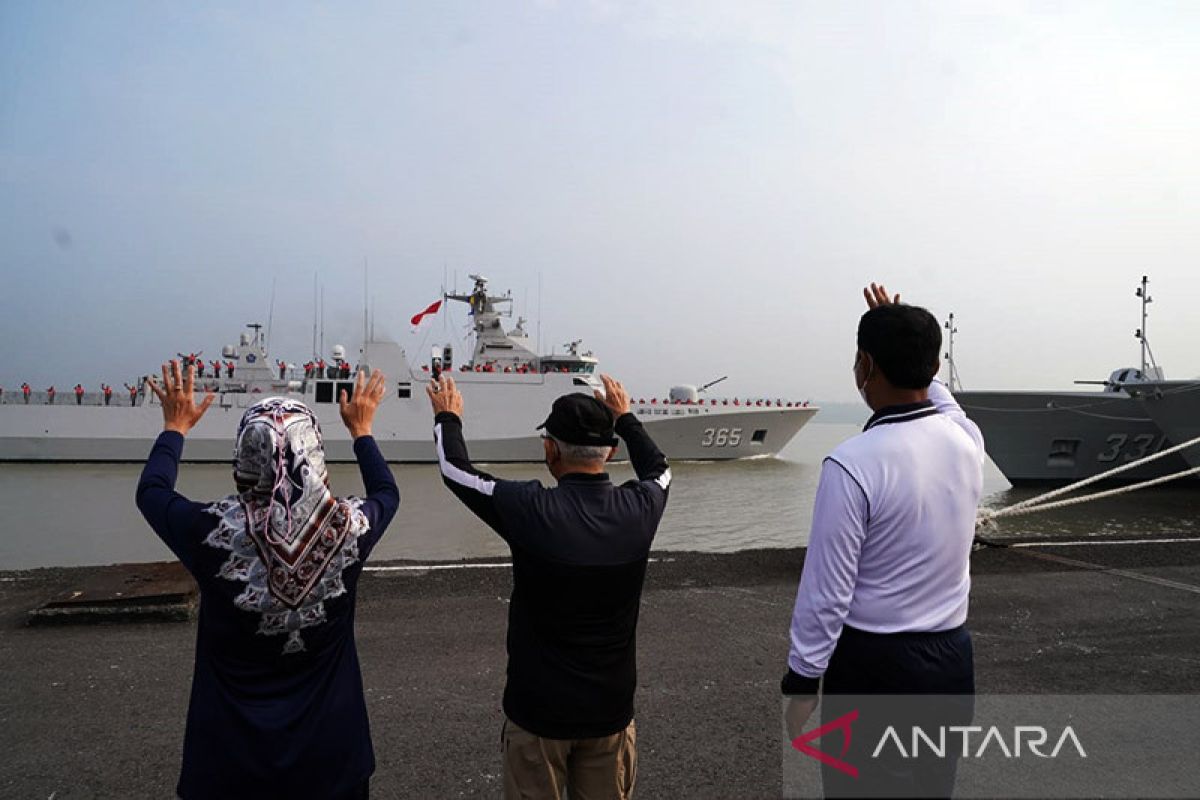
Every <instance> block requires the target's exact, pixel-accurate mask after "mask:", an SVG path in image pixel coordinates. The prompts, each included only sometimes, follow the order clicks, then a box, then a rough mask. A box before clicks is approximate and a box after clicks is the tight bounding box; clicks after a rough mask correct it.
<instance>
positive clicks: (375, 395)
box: [338, 369, 387, 439]
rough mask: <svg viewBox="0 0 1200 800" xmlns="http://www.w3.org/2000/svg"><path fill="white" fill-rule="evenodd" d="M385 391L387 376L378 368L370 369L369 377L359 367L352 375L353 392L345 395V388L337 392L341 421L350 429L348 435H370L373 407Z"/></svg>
mask: <svg viewBox="0 0 1200 800" xmlns="http://www.w3.org/2000/svg"><path fill="white" fill-rule="evenodd" d="M385 391H387V378H385V377H384V375H383V373H382V372H380V371H379V370H377V369H376V370H372V371H371V377H370V378H367V376H366V373H364V372H363V371H362V370H361V369H360V370H359V371H358V374H357V375H356V376H355V377H354V394H353V396H351V397H347V396H346V390H345V389H342V391H341V392H339V393H338V411H340V412H341V414H342V422H344V423H346V427H347V428H348V429H349V430H350V437H351V438H353V439H357V438H358V437H360V436H370V435H371V423H372V422H373V421H374V419H375V409H377V408H379V404H380V403H381V402H382V401H383V393H384V392H385Z"/></svg>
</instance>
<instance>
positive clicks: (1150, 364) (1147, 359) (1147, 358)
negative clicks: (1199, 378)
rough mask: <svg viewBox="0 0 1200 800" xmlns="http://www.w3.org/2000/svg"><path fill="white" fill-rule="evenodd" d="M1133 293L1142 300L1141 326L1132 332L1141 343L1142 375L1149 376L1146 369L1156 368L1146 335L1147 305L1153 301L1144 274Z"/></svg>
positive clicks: (1146, 277)
mask: <svg viewBox="0 0 1200 800" xmlns="http://www.w3.org/2000/svg"><path fill="white" fill-rule="evenodd" d="M1134 294H1135V295H1136V296H1137V297H1139V298H1141V300H1142V327H1140V328H1138V329H1137V330H1136V331H1134V332H1133V336H1134V338H1135V339H1137V340H1138V341H1139V342H1141V343H1142V375H1143V376H1144V377H1147V378H1148V377H1150V373H1149V371H1148V370H1151V369H1152V370H1155V371H1156V372H1157V370H1158V364H1156V363H1154V353H1153V351H1151V350H1150V340H1149V339H1148V338H1147V337H1146V317H1147V315H1148V312H1149V308H1148V306H1149V305H1150V304H1151V303H1153V302H1154V298H1152V297H1151V296H1150V278H1149V277H1148V276H1146V275H1143V276H1142V285H1141V286H1139V287H1138V288H1137V290H1136V291H1135V292H1134Z"/></svg>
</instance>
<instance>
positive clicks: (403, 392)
mask: <svg viewBox="0 0 1200 800" xmlns="http://www.w3.org/2000/svg"><path fill="white" fill-rule="evenodd" d="M399 397H400V399H401V400H403V399H405V398H408V397H412V384H409V383H402V384H400V389H399Z"/></svg>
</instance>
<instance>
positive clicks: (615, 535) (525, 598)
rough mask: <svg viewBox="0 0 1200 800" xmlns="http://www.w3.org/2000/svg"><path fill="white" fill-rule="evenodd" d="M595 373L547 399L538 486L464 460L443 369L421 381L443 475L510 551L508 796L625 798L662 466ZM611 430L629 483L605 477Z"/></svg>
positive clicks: (662, 493)
mask: <svg viewBox="0 0 1200 800" xmlns="http://www.w3.org/2000/svg"><path fill="white" fill-rule="evenodd" d="M602 380H603V381H604V390H605V391H604V393H603V394H601V393H600V392H596V393H595V396H594V397H593V396H589V395H586V394H569V395H564V396H563V397H560V398H558V399H557V400H555V401H554V405H553V408H552V409H551V412H550V416H549V417H547V418H546V421H545V422H544V423H542V424H541V425H540V426H539V428H538V429H539V430H541V431H543V435H542V446H543V448H544V451H545V457H546V466H547V467H548V468H549V470H550V474H551V475H553V476H554V477H555V478H556V479H557V480H558V485H557V486H555V487H551V488H546V487H544V486H542V484H541V482H540V481H506V480H500V479H497V478H494V477H492V476H491V475H488V474H486V473H484V472H480V471H479V470H477V469H475V468H474V467H473V466H472V465H471V461H470V458H469V457H468V456H467V446H466V443H465V442H464V441H463V435H462V419H461V417H462V407H463V403H462V396H461V395H460V394H459V393H458V390H457V389H456V388H455V385H454V381H453V379H451V378H449V377H446V376H444V375H443V376H442V377H441V378H440V379H439V380H435V381H432V382H431V383H430V385H429V387H428V388H427V392H428V394H429V397H430V399H431V401H432V403H433V410H434V413H435V418H434V442H435V444H436V446H437V454H438V463H439V465H440V466H441V471H442V478H443V480H444V481H445V483H446V486H448V487H449V488H450V490H451V491H453V492H454V494H455V495H457V496H458V498H459V499H460V500H462V501H463V503H465V504H466V506H467V507H468V508H470V509H471V510H472V511H474V512H475V513H476V514H477V515H478V516H479V517H480V519H482V520H483V521H484V522H486V523H487V524H488V525H490V526H491V527H492V528H494V529H495V530H496V532H497V533H499V534H500V535H501V536H502V537H504V540H505V541H507V542H508V544H509V547H510V548H511V550H512V556H513V593H512V600H511V603H510V604H509V609H508V683H507V685H506V686H505V688H504V713H505V715H506V717H507V719H506V720H505V724H504V731H503V734H502V741H503V759H504V794H505V797H509V798H512V797H521V798H555V799H556V800H557V798H561V797H562V796H563V793H564V791H566V792H569V794H570V796H571V798H627V797H629V796H630V795H631V794H632V792H633V787H634V782H635V779H636V776H637V750H636V733H635V729H634V723H633V693H634V688H635V687H636V685H637V662H636V650H635V642H636V631H637V619H638V607H639V604H640V601H641V594H642V580H643V578H644V577H645V573H646V559H647V557H648V555H649V553H650V544H651V542H652V541H653V540H654V534H655V532H656V530H657V529H658V522H659V520H660V519H661V518H662V514H663V509H664V508H665V507H666V504H667V491H668V488H669V487H670V485H671V470H670V468H669V467H668V465H667V459H666V457H665V456H664V455H663V454H662V452H661V451H659V449H658V448H657V447H656V446H655V444H654V442H653V441H651V439H650V437H649V436H648V435H647V434H646V431H645V429H644V428H643V427H642V424H641V423H640V422H639V421H638V419H637V417H635V416H634V415H633V414H631V413H630V411H629V396H628V395H627V394H626V392H625V389H624V388H623V387H622V386H621V384H620V383H618V382H617V381H615V380H613V379H612V378H610V377H608V376H607V375H605V376H602ZM618 436H619V437H620V438H621V439H623V440H624V441H625V446H626V449H627V450H628V451H629V460H630V461H631V462H632V464H633V469H634V471H635V472H636V473H637V480H631V481H627V482H626V483H624V484H622V485H620V486H615V485H613V483H612V482H611V481H610V480H609V478H608V475H607V474H606V473H605V471H604V469H605V464H606V463H607V462H608V460H609V459H611V458H612V456H613V454H614V453H615V452H616V449H617V448H616V446H617V444H618V443H619V440H618V438H617V437H618Z"/></svg>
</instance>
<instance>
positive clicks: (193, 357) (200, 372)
mask: <svg viewBox="0 0 1200 800" xmlns="http://www.w3.org/2000/svg"><path fill="white" fill-rule="evenodd" d="M183 366H184V367H189V366H191V367H195V368H196V377H197V378H203V377H204V369H205V365H204V359H203V358H201V357H200V354H199V353H189V354H188V355H186V356H184V357H183ZM222 367H224V368H225V377H226V378H232V377H233V370H234V369H235V368H236V367H237V364H235V363H233V362H232V361H226V362H224V363H222V362H221V361H219V360H218V359H215V358H214V359H213V360H212V361H209V362H208V368H209V370H210V371H211V373H212V377H214V378H219V377H221V368H222Z"/></svg>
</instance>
